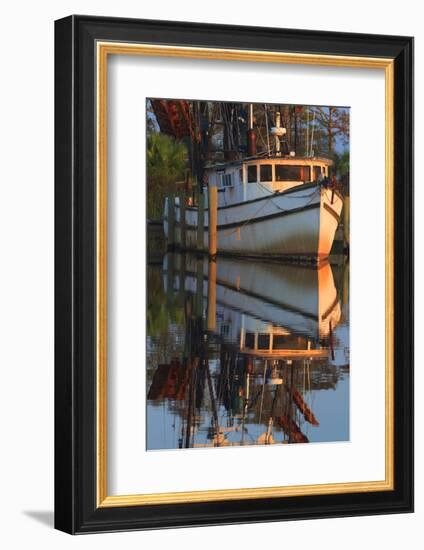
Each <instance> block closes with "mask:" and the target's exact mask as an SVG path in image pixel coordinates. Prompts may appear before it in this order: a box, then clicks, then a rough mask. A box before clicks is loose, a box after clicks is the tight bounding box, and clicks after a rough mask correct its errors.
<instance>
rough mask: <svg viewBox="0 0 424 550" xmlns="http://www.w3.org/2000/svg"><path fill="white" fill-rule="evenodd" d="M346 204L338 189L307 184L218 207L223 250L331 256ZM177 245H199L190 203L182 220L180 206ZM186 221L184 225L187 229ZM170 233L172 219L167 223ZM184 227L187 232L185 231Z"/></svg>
mask: <svg viewBox="0 0 424 550" xmlns="http://www.w3.org/2000/svg"><path fill="white" fill-rule="evenodd" d="M342 207H343V199H342V197H341V195H340V194H339V193H337V192H333V191H332V190H330V189H323V188H320V187H319V186H317V185H311V184H307V185H302V186H298V187H296V188H294V189H291V190H290V191H289V192H285V193H275V194H272V195H265V196H263V197H261V198H258V199H255V200H251V201H246V202H241V203H237V204H234V205H227V206H221V207H220V208H218V225H217V239H218V243H217V249H218V254H219V253H223V254H231V255H242V256H248V257H249V256H250V257H268V258H297V259H299V258H300V259H305V260H315V261H318V262H319V261H321V260H323V259H326V258H327V257H328V256H329V254H330V252H331V248H332V245H333V241H334V236H335V233H336V230H337V226H338V224H339V220H340V215H341V211H342ZM204 218H205V223H204V232H203V236H202V237H203V249H204V250H207V248H208V212H207V209H206V210H205V212H204ZM175 220H176V224H175V244H176V246H177V247H182V248H187V249H189V250H190V249H196V248H197V247H198V242H199V240H198V239H199V236H198V221H197V220H198V210H197V208H193V207H191V208H186V211H185V223H184V224H181V215H180V208H179V206H178V203H177V205H176V208H175ZM183 226H184V229H183ZM164 229H165V235H166V236H167V237H168V220H167V218H166V219H165V223H164ZM183 231H184V234H183Z"/></svg>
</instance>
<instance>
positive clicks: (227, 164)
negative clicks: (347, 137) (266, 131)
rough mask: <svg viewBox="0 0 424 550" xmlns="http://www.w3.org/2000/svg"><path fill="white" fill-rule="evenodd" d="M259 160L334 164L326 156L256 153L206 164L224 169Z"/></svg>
mask: <svg viewBox="0 0 424 550" xmlns="http://www.w3.org/2000/svg"><path fill="white" fill-rule="evenodd" d="M258 161H262V162H264V163H266V162H269V161H290V163H294V164H295V163H296V162H302V163H303V162H305V161H307V162H308V163H311V164H312V163H314V162H316V163H321V164H326V165H327V166H332V165H333V161H332V160H331V159H328V158H325V157H300V156H299V157H291V156H290V155H281V156H276V155H266V156H264V155H256V156H254V157H244V158H243V159H240V160H230V161H227V162H221V163H214V164H210V165H209V166H206V170H224V169H225V168H230V167H236V166H241V165H242V164H250V163H255V162H258Z"/></svg>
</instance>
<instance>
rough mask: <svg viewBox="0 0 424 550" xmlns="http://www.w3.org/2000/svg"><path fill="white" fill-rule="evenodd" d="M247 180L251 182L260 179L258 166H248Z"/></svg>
mask: <svg viewBox="0 0 424 550" xmlns="http://www.w3.org/2000/svg"><path fill="white" fill-rule="evenodd" d="M247 181H248V182H249V183H256V182H257V181H258V167H257V166H248V167H247Z"/></svg>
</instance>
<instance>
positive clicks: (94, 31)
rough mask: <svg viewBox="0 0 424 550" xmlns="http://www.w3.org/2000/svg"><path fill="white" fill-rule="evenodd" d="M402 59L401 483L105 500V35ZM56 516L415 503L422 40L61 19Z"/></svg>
mask: <svg viewBox="0 0 424 550" xmlns="http://www.w3.org/2000/svg"><path fill="white" fill-rule="evenodd" d="M98 40H107V41H122V42H147V43H152V44H169V45H180V46H181V45H187V46H193V45H195V46H202V47H215V48H229V49H232V48H236V49H254V50H267V51H284V52H293V53H296V52H297V53H298V52H302V53H311V54H330V55H336V56H339V55H340V56H359V57H387V58H391V59H393V60H394V67H395V72H394V140H395V142H394V204H395V214H394V280H395V291H394V318H395V335H394V366H395V368H394V392H395V394H394V479H395V486H394V490H393V491H376V492H361V493H348V494H332V495H316V496H296V497H282V498H265V499H249V500H231V501H221V502H197V503H194V502H193V503H183V504H163V505H162V504H161V505H147V506H123V507H109V508H98V507H97V504H96V368H95V365H96V260H95V258H96V186H95V182H96V177H95V174H96V145H95V131H96V124H95V120H96V104H95V93H94V90H95V86H96V70H95V62H96V60H95V54H96V50H95V43H96V41H98ZM55 74H56V76H55V527H56V528H57V529H60V530H62V531H65V532H68V533H72V534H75V533H93V532H103V531H121V530H129V529H154V528H167V527H181V526H199V525H216V524H231V523H250V522H259V521H260V522H262V521H278V520H294V519H307V518H326V517H337V516H359V515H369V514H388V513H400V512H411V511H413V39H412V38H410V37H402V36H377V35H368V34H367V35H366V34H348V33H336V32H321V31H310V30H293V29H276V28H258V27H241V26H226V25H209V24H199V23H181V22H179V23H176V22H168V21H148V20H132V19H118V18H108V17H89V16H77V15H73V16H70V17H67V18H64V19H61V20H58V21H56V23H55Z"/></svg>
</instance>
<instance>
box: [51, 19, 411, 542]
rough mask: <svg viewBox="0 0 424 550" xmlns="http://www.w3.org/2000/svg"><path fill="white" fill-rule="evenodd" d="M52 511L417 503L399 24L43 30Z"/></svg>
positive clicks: (256, 516) (114, 519)
mask: <svg viewBox="0 0 424 550" xmlns="http://www.w3.org/2000/svg"><path fill="white" fill-rule="evenodd" d="M55 73H56V79H55V134H56V136H55V213H56V217H55V219H56V222H55V235H56V247H55V256H56V259H55V278H56V294H55V302H56V306H55V308H56V309H55V315H56V324H55V343H56V351H55V403H56V404H55V525H56V528H58V529H60V530H63V531H66V532H68V533H72V534H75V533H92V532H100V531H118V530H129V529H150V528H165V527H180V526H196V525H214V524H228V523H243V522H256V521H275V520H289V519H305V518H317V517H320V518H323V517H332V516H352V515H365V514H382V513H396V512H411V511H412V510H413V346H412V339H413V313H412V311H413V308H412V304H413V294H412V293H413V230H412V227H413V218H412V216H413V208H412V199H413V172H412V155H413V135H412V109H413V87H412V82H413V39H412V38H409V37H400V36H377V35H362V34H346V33H334V32H318V31H309V30H287V29H275V28H253V27H235V26H225V25H206V24H197V23H174V22H166V21H146V20H126V19H114V18H101V17H88V16H70V17H67V18H65V19H61V20H59V21H56V26H55Z"/></svg>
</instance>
